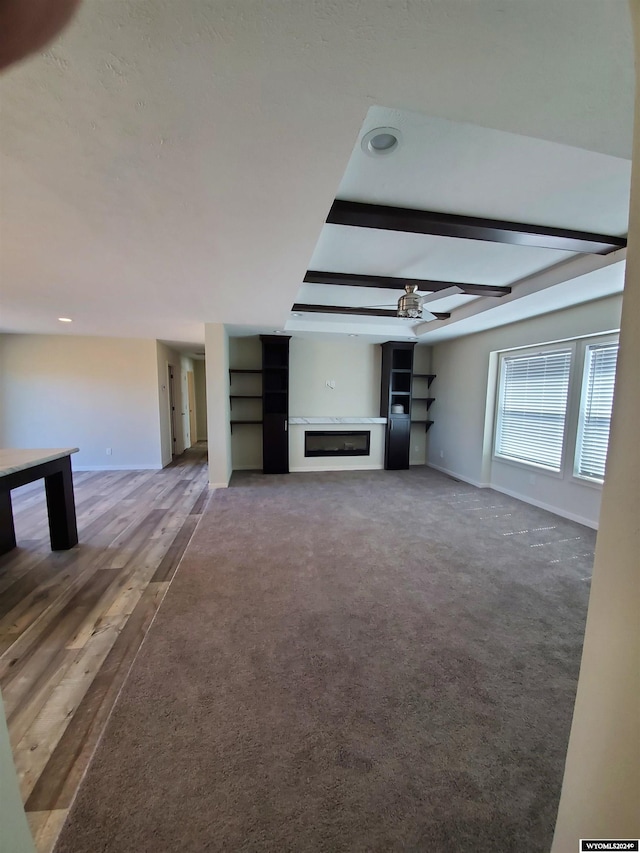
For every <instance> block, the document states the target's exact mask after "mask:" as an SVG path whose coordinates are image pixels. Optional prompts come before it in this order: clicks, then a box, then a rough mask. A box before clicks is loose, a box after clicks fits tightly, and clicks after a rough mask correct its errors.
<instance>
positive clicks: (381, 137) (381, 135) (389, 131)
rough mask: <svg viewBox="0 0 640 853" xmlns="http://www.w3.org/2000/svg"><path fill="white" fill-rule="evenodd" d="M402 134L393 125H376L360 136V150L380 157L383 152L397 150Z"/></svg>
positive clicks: (388, 152) (370, 155) (371, 155)
mask: <svg viewBox="0 0 640 853" xmlns="http://www.w3.org/2000/svg"><path fill="white" fill-rule="evenodd" d="M401 141H402V134H401V133H400V131H399V130H398V129H397V128H395V127H376V128H374V129H373V130H370V131H369V132H368V133H365V135H364V136H363V137H362V142H361V143H360V144H361V146H362V150H363V151H364V153H365V154H368V155H369V157H381V156H382V155H384V154H391V152H392V151H397V150H398V148H399V146H400V142H401Z"/></svg>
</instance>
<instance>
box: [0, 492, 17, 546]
mask: <svg viewBox="0 0 640 853" xmlns="http://www.w3.org/2000/svg"><path fill="white" fill-rule="evenodd" d="M15 547H16V531H15V528H14V526H13V509H12V507H11V492H10V491H8V490H6V491H5V490H4V489H0V554H6V553H7V551H11V550H12V549H13V548H15Z"/></svg>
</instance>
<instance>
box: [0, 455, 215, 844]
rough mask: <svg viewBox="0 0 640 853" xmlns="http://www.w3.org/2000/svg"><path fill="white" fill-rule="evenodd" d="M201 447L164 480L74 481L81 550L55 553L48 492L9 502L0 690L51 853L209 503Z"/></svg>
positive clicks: (83, 477) (39, 831) (26, 491)
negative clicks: (14, 542) (12, 542)
mask: <svg viewBox="0 0 640 853" xmlns="http://www.w3.org/2000/svg"><path fill="white" fill-rule="evenodd" d="M207 479H208V472H207V465H206V444H205V443H200V444H198V445H196V446H195V447H193V448H191V449H190V450H188V451H186V452H185V453H184V454H183V455H182V456H181V457H178V458H177V459H176V460H175V461H174V462H173V463H172V464H171V465H170V466H169V467H167V468H165V469H163V470H162V471H109V472H84V473H78V474H75V475H74V490H75V496H76V508H77V516H78V532H79V536H80V544H79V545H78V546H76V547H75V548H73V549H72V550H71V551H58V552H52V551H50V549H49V548H50V546H49V533H48V525H47V514H46V506H45V498H44V486H43V481H39V482H38V483H32V484H29V485H28V486H24V487H23V488H21V489H16V490H15V491H14V492H13V493H12V500H13V507H14V517H15V526H16V536H17V538H18V548H16V549H15V550H14V551H12V552H10V553H9V554H6V555H5V556H3V557H0V688H1V690H2V696H3V699H4V704H5V710H6V714H7V723H8V727H9V735H10V738H11V744H12V748H13V754H14V759H15V764H16V770H17V773H18V779H19V782H20V789H21V792H22V798H23V801H24V803H25V809H26V812H27V818H28V820H29V823H30V826H31V831H32V833H33V836H34V839H35V843H36V847H37V849H38V851H39V853H48V851H50V850H51V849H52V848H53V845H54V844H55V840H56V838H57V836H58V833H59V831H60V828H61V826H62V824H63V822H64V819H65V817H66V814H67V811H68V809H69V806H70V804H71V801H72V799H73V797H74V794H75V792H76V790H77V788H78V785H79V783H80V780H81V779H82V775H83V773H84V771H85V769H86V767H87V764H88V762H89V760H90V758H91V755H92V753H93V750H94V748H95V746H96V743H97V741H98V738H99V737H100V734H101V733H102V731H103V729H104V726H105V723H106V721H107V718H108V716H109V713H110V711H111V709H112V707H113V704H114V702H115V699H116V697H117V695H118V692H119V690H120V688H121V686H122V684H123V682H124V680H125V678H126V676H127V673H128V671H129V669H130V667H131V664H132V662H133V659H134V657H135V655H136V652H137V651H138V649H139V648H140V644H141V643H142V640H143V639H144V636H145V634H146V632H147V629H148V628H149V625H150V624H151V621H152V619H153V617H154V615H155V613H156V610H157V609H158V606H159V605H160V602H161V601H162V599H163V597H164V594H165V592H166V590H167V588H168V586H169V584H170V583H171V579H172V578H173V575H174V573H175V570H176V568H177V566H178V563H179V561H180V558H181V557H182V554H183V552H184V549H185V548H186V546H187V543H188V542H189V539H190V538H191V535H192V533H193V531H194V529H195V526H196V524H197V522H198V520H199V518H200V516H201V514H202V511H203V509H204V506H205V504H206V501H207V497H208V482H207Z"/></svg>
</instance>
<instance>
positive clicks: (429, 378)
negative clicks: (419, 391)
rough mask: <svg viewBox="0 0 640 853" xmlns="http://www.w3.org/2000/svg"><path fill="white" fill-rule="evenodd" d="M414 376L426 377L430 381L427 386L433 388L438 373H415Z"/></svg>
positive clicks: (415, 377) (416, 377)
mask: <svg viewBox="0 0 640 853" xmlns="http://www.w3.org/2000/svg"><path fill="white" fill-rule="evenodd" d="M413 378H414V379H426V380H427V382H428V384H427V388H431V383H432V382H433V380H434V379H435V378H436V375H435V373H414V374H413Z"/></svg>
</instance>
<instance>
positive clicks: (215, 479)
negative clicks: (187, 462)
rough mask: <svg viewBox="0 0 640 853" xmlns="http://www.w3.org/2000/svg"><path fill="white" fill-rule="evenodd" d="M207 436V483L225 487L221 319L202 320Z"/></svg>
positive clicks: (227, 443)
mask: <svg viewBox="0 0 640 853" xmlns="http://www.w3.org/2000/svg"><path fill="white" fill-rule="evenodd" d="M204 336H205V353H206V355H205V369H206V372H207V440H208V445H209V446H208V451H209V485H210V486H211V487H212V488H226V487H227V486H228V485H229V480H230V479H231V471H232V468H231V428H230V426H229V415H230V410H229V336H228V335H227V332H226V330H225V328H224V326H223V325H222V324H221V323H206V324H205V327H204Z"/></svg>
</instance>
